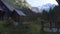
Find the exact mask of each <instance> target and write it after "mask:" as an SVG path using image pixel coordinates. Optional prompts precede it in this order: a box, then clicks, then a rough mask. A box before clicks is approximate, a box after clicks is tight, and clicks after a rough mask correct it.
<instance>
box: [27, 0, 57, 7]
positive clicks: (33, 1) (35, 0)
mask: <svg viewBox="0 0 60 34" xmlns="http://www.w3.org/2000/svg"><path fill="white" fill-rule="evenodd" d="M26 1H27V2H28V3H29V4H30V5H31V6H33V7H38V6H42V5H44V4H47V3H51V4H55V5H58V3H57V2H56V0H26Z"/></svg>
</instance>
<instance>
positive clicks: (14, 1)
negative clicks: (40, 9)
mask: <svg viewBox="0 0 60 34" xmlns="http://www.w3.org/2000/svg"><path fill="white" fill-rule="evenodd" d="M5 1H6V2H7V3H9V4H10V5H11V6H13V7H14V8H15V9H23V8H29V9H31V10H32V11H34V10H33V9H32V7H31V6H30V5H29V4H28V3H27V2H26V1H25V0H5Z"/></svg>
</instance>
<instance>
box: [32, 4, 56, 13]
mask: <svg viewBox="0 0 60 34" xmlns="http://www.w3.org/2000/svg"><path fill="white" fill-rule="evenodd" d="M55 6H56V5H54V4H50V3H48V4H45V5H42V6H39V7H33V9H35V11H36V13H39V12H42V11H43V10H45V11H47V12H49V10H50V8H51V9H53V8H54V7H55Z"/></svg>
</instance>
